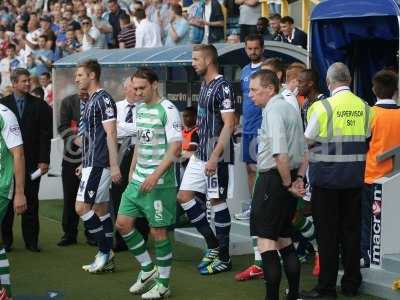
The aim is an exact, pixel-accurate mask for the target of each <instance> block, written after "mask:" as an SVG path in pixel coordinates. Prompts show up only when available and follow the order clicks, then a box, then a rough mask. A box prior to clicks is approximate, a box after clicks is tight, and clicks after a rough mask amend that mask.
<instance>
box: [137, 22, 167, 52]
mask: <svg viewBox="0 0 400 300" xmlns="http://www.w3.org/2000/svg"><path fill="white" fill-rule="evenodd" d="M153 47H162V43H161V32H160V27H159V26H158V25H157V24H155V23H152V22H150V21H149V20H147V19H143V20H141V21H140V23H139V25H138V27H136V46H135V48H153Z"/></svg>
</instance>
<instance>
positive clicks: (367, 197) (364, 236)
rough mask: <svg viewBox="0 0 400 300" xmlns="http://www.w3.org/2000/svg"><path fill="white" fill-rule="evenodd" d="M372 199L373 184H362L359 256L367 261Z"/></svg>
mask: <svg viewBox="0 0 400 300" xmlns="http://www.w3.org/2000/svg"><path fill="white" fill-rule="evenodd" d="M373 200H374V186H373V185H372V184H364V187H363V191H362V198H361V257H362V258H364V259H366V260H367V262H369V251H370V244H371V217H372V202H373Z"/></svg>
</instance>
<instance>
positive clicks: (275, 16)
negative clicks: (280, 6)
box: [269, 14, 282, 20]
mask: <svg viewBox="0 0 400 300" xmlns="http://www.w3.org/2000/svg"><path fill="white" fill-rule="evenodd" d="M269 19H270V20H281V19H282V16H281V15H280V14H272V15H270V16H269Z"/></svg>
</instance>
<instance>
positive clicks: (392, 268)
mask: <svg viewBox="0 0 400 300" xmlns="http://www.w3.org/2000/svg"><path fill="white" fill-rule="evenodd" d="M382 267H383V269H384V270H386V271H389V272H394V273H397V274H399V277H400V254H385V255H384V256H383V265H382Z"/></svg>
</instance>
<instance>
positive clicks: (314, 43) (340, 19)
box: [309, 0, 400, 104]
mask: <svg viewBox="0 0 400 300" xmlns="http://www.w3.org/2000/svg"><path fill="white" fill-rule="evenodd" d="M399 15H400V10H399V1H398V0H379V1H371V0H347V1H343V0H329V1H322V2H321V3H320V4H318V5H317V6H316V7H315V8H314V10H313V12H312V14H311V28H310V32H311V35H310V36H311V38H310V40H309V41H310V43H309V49H310V53H311V57H310V61H311V65H312V66H313V68H315V69H316V70H318V72H319V74H320V75H321V76H320V78H321V79H322V80H321V87H323V88H324V89H325V90H326V86H325V82H324V80H323V79H324V78H325V75H326V71H327V69H328V67H329V66H330V65H331V64H332V63H334V62H338V61H340V62H343V63H345V64H347V65H348V66H349V68H350V71H351V72H352V75H353V90H354V91H355V93H356V94H357V95H359V96H360V97H362V98H363V99H365V100H366V101H367V102H368V103H369V104H373V103H375V101H376V99H374V96H373V94H372V91H371V87H372V85H371V79H372V77H373V76H374V74H375V73H376V72H377V71H379V70H381V69H383V68H388V69H393V70H395V71H398V66H399V61H398V53H399V52H398V51H399Z"/></svg>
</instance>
